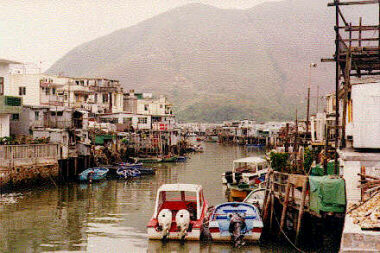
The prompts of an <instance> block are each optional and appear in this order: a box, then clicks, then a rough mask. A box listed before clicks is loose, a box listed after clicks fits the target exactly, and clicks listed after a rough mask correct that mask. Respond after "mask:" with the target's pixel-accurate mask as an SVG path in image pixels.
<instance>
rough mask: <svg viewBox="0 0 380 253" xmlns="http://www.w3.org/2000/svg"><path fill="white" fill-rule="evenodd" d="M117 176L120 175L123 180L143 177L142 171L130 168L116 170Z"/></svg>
mask: <svg viewBox="0 0 380 253" xmlns="http://www.w3.org/2000/svg"><path fill="white" fill-rule="evenodd" d="M116 174H117V175H119V177H120V178H123V179H129V178H135V177H140V176H141V172H140V170H138V169H135V168H128V167H119V168H118V169H117V170H116Z"/></svg>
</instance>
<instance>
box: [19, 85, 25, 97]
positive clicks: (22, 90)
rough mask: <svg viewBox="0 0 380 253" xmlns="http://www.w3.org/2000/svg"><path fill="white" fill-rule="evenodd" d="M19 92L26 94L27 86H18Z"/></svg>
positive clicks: (21, 94)
mask: <svg viewBox="0 0 380 253" xmlns="http://www.w3.org/2000/svg"><path fill="white" fill-rule="evenodd" d="M18 94H19V95H20V96H23V95H26V87H25V86H21V87H18Z"/></svg>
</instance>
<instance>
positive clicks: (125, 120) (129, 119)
mask: <svg viewBox="0 0 380 253" xmlns="http://www.w3.org/2000/svg"><path fill="white" fill-rule="evenodd" d="M131 123H132V118H123V124H131Z"/></svg>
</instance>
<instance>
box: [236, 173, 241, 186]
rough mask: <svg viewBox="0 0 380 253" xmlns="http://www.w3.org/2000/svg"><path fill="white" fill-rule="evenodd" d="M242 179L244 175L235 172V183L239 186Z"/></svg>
mask: <svg viewBox="0 0 380 253" xmlns="http://www.w3.org/2000/svg"><path fill="white" fill-rule="evenodd" d="M242 178H243V177H242V175H241V173H240V172H235V181H236V183H237V184H238V183H240V180H241V179H242Z"/></svg>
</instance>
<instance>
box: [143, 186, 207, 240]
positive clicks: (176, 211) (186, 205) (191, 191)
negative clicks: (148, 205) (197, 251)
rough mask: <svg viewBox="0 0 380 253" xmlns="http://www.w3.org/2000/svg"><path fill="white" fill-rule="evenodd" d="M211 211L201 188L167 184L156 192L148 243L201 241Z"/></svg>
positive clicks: (149, 224)
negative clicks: (155, 240)
mask: <svg viewBox="0 0 380 253" xmlns="http://www.w3.org/2000/svg"><path fill="white" fill-rule="evenodd" d="M207 211H208V203H207V201H206V200H205V198H204V196H203V189H202V186H200V185H196V184H164V185H162V186H161V187H160V188H159V189H158V191H157V197H156V205H155V209H154V214H153V216H152V218H151V220H150V221H149V223H148V226H147V230H148V237H149V239H159V240H166V239H169V240H200V238H201V235H202V233H203V229H204V223H205V220H206V218H207V217H206V216H207Z"/></svg>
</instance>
